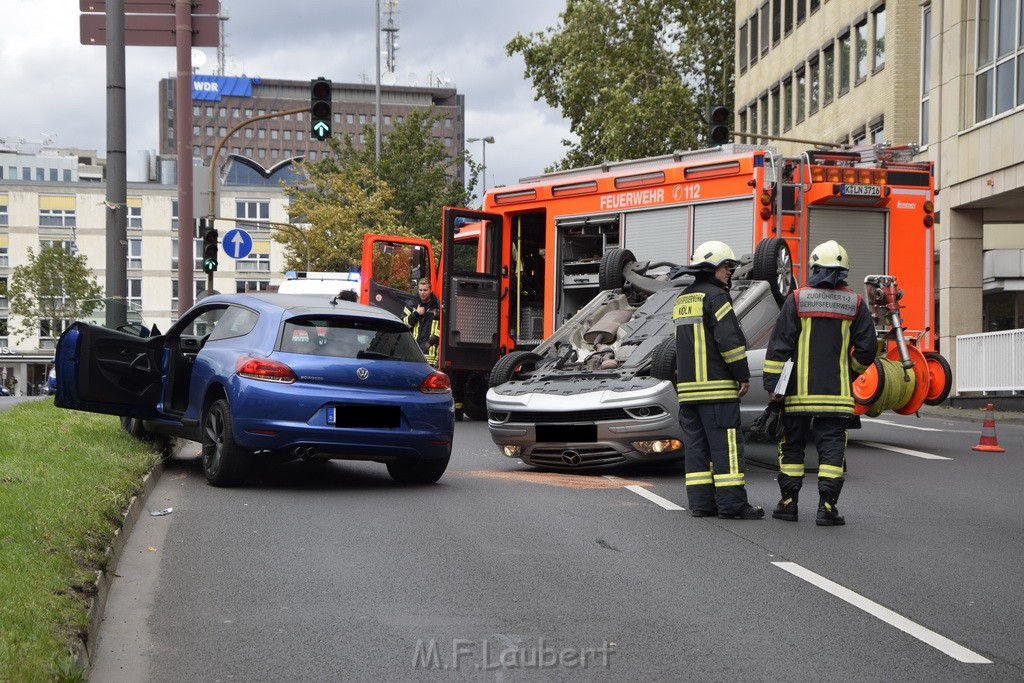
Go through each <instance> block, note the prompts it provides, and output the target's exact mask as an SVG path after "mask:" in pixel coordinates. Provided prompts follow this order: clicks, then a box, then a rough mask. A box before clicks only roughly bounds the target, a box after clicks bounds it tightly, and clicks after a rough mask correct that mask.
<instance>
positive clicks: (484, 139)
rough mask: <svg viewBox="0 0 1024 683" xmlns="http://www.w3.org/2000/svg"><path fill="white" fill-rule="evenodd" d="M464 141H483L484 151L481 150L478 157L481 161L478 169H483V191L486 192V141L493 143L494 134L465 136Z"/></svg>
mask: <svg viewBox="0 0 1024 683" xmlns="http://www.w3.org/2000/svg"><path fill="white" fill-rule="evenodd" d="M466 142H482V143H484V144H483V145H482V146H483V150H484V151H483V154H482V155H481V157H480V159H481V161H482V163H481V165H480V169H481V171H483V174H484V192H485V193H486V192H487V143H490V144H492V145H493V144H494V136H493V135H488V136H487V137H485V138H466Z"/></svg>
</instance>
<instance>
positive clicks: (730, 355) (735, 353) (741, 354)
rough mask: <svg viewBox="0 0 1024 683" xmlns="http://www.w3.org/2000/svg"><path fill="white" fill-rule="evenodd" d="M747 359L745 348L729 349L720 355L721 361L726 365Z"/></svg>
mask: <svg viewBox="0 0 1024 683" xmlns="http://www.w3.org/2000/svg"><path fill="white" fill-rule="evenodd" d="M746 357H747V347H746V346H737V347H736V348H735V349H730V350H729V351H725V352H723V353H722V360H724V361H725V362H726V363H735V362H736V361H739V360H743V359H744V358H746Z"/></svg>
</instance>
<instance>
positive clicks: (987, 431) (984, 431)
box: [971, 403, 1006, 453]
mask: <svg viewBox="0 0 1024 683" xmlns="http://www.w3.org/2000/svg"><path fill="white" fill-rule="evenodd" d="M971 450H972V451H988V452H989V453H1005V452H1006V449H1005V448H1002V447H1001V446H1000V445H999V442H998V441H996V418H995V411H994V409H993V408H992V404H991V403H989V404H988V405H987V406H985V422H984V424H982V426H981V441H979V442H978V445H977V446H973V447H972V448H971Z"/></svg>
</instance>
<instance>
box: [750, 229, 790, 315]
mask: <svg viewBox="0 0 1024 683" xmlns="http://www.w3.org/2000/svg"><path fill="white" fill-rule="evenodd" d="M753 277H754V279H755V280H764V281H766V282H767V283H768V286H769V287H770V288H771V290H772V296H774V297H775V301H776V302H778V304H779V305H780V306H781V305H782V303H783V302H784V301H785V300H786V297H787V296H789V295H790V294H791V293H792V291H793V289H794V287H795V286H796V281H795V280H794V278H793V257H792V255H791V254H790V253H789V245H788V244H786V240H784V239H782V238H781V237H769V238H768V239H765V240H761V241H760V242H758V243H757V248H756V249H755V250H754V269H753Z"/></svg>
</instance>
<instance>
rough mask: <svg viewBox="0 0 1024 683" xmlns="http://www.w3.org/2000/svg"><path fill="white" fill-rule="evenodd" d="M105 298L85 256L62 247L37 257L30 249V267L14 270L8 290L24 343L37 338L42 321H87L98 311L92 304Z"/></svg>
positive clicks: (46, 250)
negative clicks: (68, 251)
mask: <svg viewBox="0 0 1024 683" xmlns="http://www.w3.org/2000/svg"><path fill="white" fill-rule="evenodd" d="M102 296H103V289H102V288H101V287H100V285H99V283H98V282H97V281H96V278H94V277H93V276H92V271H90V270H89V266H88V264H87V261H86V257H85V255H84V254H69V253H67V252H66V251H64V249H63V248H62V247H60V246H48V247H43V248H42V249H40V250H39V253H38V254H36V253H35V252H34V251H32V248H31V247H29V250H28V263H25V264H22V265H20V266H16V267H15V268H14V270H13V271H12V273H11V281H10V284H9V286H8V292H7V297H8V300H9V302H10V308H11V314H12V316H17V317H18V318H19V322H18V324H17V325H14V326H13V330H14V331H15V332H16V333H18V337H19V338H20V339H26V338H28V337H31V336H34V335H35V334H37V333H38V332H39V324H40V321H41V320H46V321H59V320H74V319H76V318H80V317H83V316H85V315H87V314H89V313H90V312H92V309H93V308H94V307H95V303H90V301H89V300H95V299H98V298H100V297H102ZM54 332H56V329H55V330H54Z"/></svg>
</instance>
